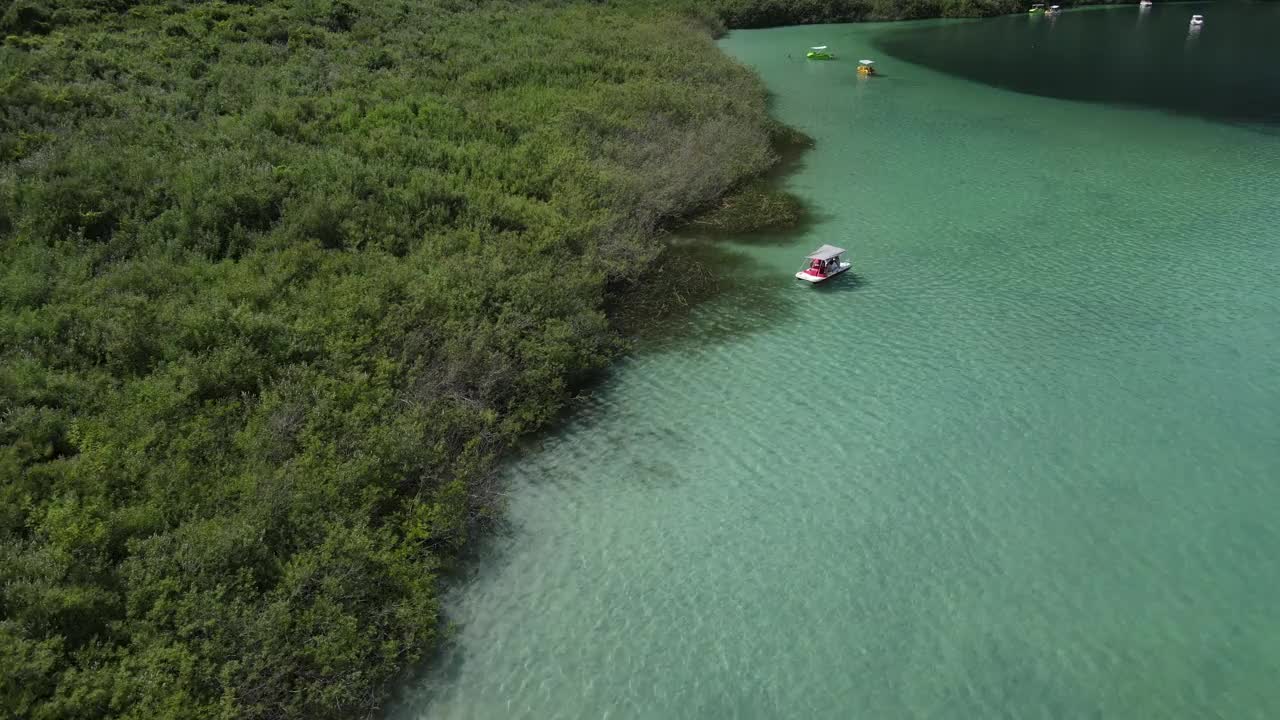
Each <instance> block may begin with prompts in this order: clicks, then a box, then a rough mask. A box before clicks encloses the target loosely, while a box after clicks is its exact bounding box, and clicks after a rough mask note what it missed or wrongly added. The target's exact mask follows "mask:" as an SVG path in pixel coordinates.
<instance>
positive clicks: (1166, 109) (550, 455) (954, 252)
mask: <svg viewBox="0 0 1280 720" xmlns="http://www.w3.org/2000/svg"><path fill="white" fill-rule="evenodd" d="M1250 7H1254V6H1247V5H1242V6H1231V5H1213V6H1203V5H1169V6H1162V7H1157V8H1155V9H1154V10H1152V11H1150V12H1151V13H1152V15H1150V16H1148V18H1149V19H1155V18H1157V17H1158V16H1159V14H1160V13H1170V14H1173V13H1176V14H1177V16H1178V18H1176V20H1177V21H1176V22H1170V21H1168V20H1167V19H1166V20H1163V21H1160V22H1146V23H1143V22H1141V18H1140V15H1139V11H1138V9H1137V8H1136V7H1129V8H1115V9H1109V10H1089V11H1081V12H1067V13H1064V14H1063V15H1062V16H1061V17H1059V18H1057V19H1056V20H1054V23H1055V26H1054V31H1055V32H1057V31H1063V32H1064V33H1066V34H1068V35H1069V34H1070V33H1071V30H1072V27H1073V23H1077V22H1082V23H1083V22H1086V21H1087V22H1088V23H1091V24H1094V25H1104V26H1107V28H1108V30H1107V32H1106V33H1104V34H1102V36H1101V37H1104V38H1106V39H1107V41H1108V42H1113V41H1115V38H1116V37H1119V31H1118V30H1116V29H1115V28H1113V27H1111V26H1112V25H1114V26H1115V27H1116V28H1118V27H1123V28H1128V29H1129V30H1128V32H1129V33H1131V34H1132V35H1133V36H1134V37H1135V38H1139V39H1140V38H1143V37H1145V36H1144V35H1143V33H1147V32H1175V33H1177V34H1178V38H1177V41H1176V42H1167V41H1164V40H1161V41H1159V42H1157V41H1156V40H1154V39H1151V38H1147V40H1146V41H1144V42H1148V46H1150V47H1158V48H1160V49H1159V51H1158V52H1159V53H1162V55H1161V56H1160V57H1157V58H1155V59H1154V61H1152V63H1151V65H1150V70H1149V72H1150V73H1158V72H1159V71H1160V70H1159V69H1160V68H1162V67H1165V68H1171V67H1175V66H1176V67H1183V66H1185V65H1186V62H1185V57H1183V56H1182V55H1178V54H1179V53H1183V54H1185V53H1194V52H1199V51H1200V49H1201V48H1205V47H1208V48H1209V52H1215V51H1213V50H1212V48H1214V47H1215V45H1213V44H1211V43H1208V40H1209V37H1210V33H1212V32H1214V31H1215V27H1219V26H1221V25H1222V24H1223V18H1225V17H1226V16H1227V15H1229V14H1231V13H1233V12H1253V10H1250V9H1249V8H1250ZM1192 12H1201V13H1204V14H1205V15H1206V16H1207V22H1206V28H1205V30H1204V31H1203V33H1202V35H1201V36H1200V37H1199V38H1198V40H1200V41H1205V44H1202V45H1197V44H1196V42H1197V38H1193V39H1191V40H1190V41H1188V39H1187V32H1186V19H1187V18H1189V16H1190V14H1191V13H1192ZM1099 18H1101V20H1099ZM1215 18H1217V20H1215ZM1035 22H1036V20H1035V19H1031V18H1022V17H1018V18H1008V19H997V20H995V21H987V22H979V23H970V22H938V21H934V22H922V23H913V24H888V25H845V26H819V27H797V28H783V29H776V30H767V31H751V32H735V33H733V34H731V35H729V36H728V37H727V38H726V39H725V40H724V41H723V47H724V48H725V50H726V51H728V52H729V53H731V54H733V55H734V56H736V57H738V58H740V59H741V60H742V61H743V62H744V63H747V64H748V65H750V66H751V67H753V68H755V69H756V70H757V71H758V72H759V73H760V74H761V76H762V77H763V78H764V80H765V82H766V83H767V84H768V86H769V88H770V89H771V90H772V92H773V93H774V94H775V112H776V114H777V116H778V117H779V118H780V119H782V120H783V121H785V122H787V123H789V124H792V125H794V126H796V127H798V128H800V129H802V130H804V131H806V132H807V133H809V134H810V135H812V136H813V137H814V139H815V140H816V146H815V147H814V149H813V150H812V151H810V152H808V153H807V154H806V155H805V156H804V157H803V158H802V160H801V161H800V165H799V167H798V168H797V169H796V170H795V172H794V173H792V174H790V175H788V176H787V178H786V179H785V181H784V182H785V184H786V186H787V187H788V188H790V189H791V190H793V191H795V192H796V193H798V194H799V195H801V196H802V197H804V198H805V199H806V200H807V201H808V203H809V204H810V206H811V208H812V211H813V215H814V222H813V223H812V224H811V225H809V226H807V227H806V228H805V229H804V230H803V231H800V232H795V233H789V234H779V235H776V236H756V237H751V238H742V239H740V240H737V241H734V240H722V241H718V242H719V246H718V247H719V250H721V251H723V252H724V253H725V254H726V255H727V256H728V257H730V258H732V260H733V262H732V267H733V268H734V270H735V272H736V273H738V275H737V277H738V279H739V280H740V281H741V282H740V283H739V286H738V287H737V289H735V290H734V291H731V292H729V293H727V294H726V295H725V296H723V297H722V298H720V299H718V300H716V301H714V302H711V303H709V304H706V305H703V306H701V307H699V308H698V310H697V311H696V312H695V313H694V314H693V315H692V317H690V318H688V319H687V320H682V321H681V323H682V324H683V327H681V328H680V331H681V332H680V333H679V334H678V336H677V339H675V340H670V341H667V342H665V343H662V344H660V345H659V344H651V345H650V346H647V347H645V348H641V349H640V350H639V351H638V352H636V353H635V354H634V355H633V356H632V357H630V358H628V359H625V360H623V361H622V362H621V363H620V364H619V365H618V367H617V368H616V371H615V372H613V373H612V374H611V375H610V377H609V378H608V379H607V380H606V381H605V382H604V383H603V384H602V385H601V386H599V387H597V388H595V389H594V390H593V393H592V395H591V398H590V399H589V400H587V401H583V402H581V403H579V407H578V409H577V411H576V412H575V413H574V414H573V415H572V419H571V420H570V421H569V422H568V423H567V425H566V426H565V427H563V428H561V429H559V430H558V431H556V432H555V433H553V434H550V435H548V436H546V437H544V438H540V439H538V440H536V441H535V443H534V447H533V448H532V449H530V450H529V451H528V452H526V453H524V454H523V455H521V456H520V457H518V458H516V459H515V460H514V461H513V462H512V464H511V466H510V468H509V469H508V471H507V475H508V477H507V481H508V484H509V490H510V499H509V506H508V509H507V511H508V518H509V522H510V527H509V528H507V529H506V531H505V532H502V533H500V534H499V535H497V536H496V537H495V538H494V539H493V541H492V542H491V543H490V547H489V548H488V549H487V550H485V551H484V553H483V555H484V556H483V557H482V558H480V559H479V560H478V561H477V562H476V563H474V573H473V576H472V577H470V578H469V579H468V580H467V581H466V582H465V583H463V584H462V586H461V587H459V588H458V590H457V591H456V592H455V593H454V595H453V596H452V597H451V598H450V606H449V607H450V615H451V617H452V619H453V620H454V621H455V622H456V623H457V636H456V643H455V644H454V647H453V648H452V649H451V650H449V652H448V654H447V656H446V657H445V658H443V659H442V661H441V662H440V663H439V664H438V669H437V671H435V672H433V673H431V674H430V675H429V676H428V677H426V678H423V679H422V680H421V681H420V682H419V683H417V684H416V685H415V687H414V688H413V689H412V690H411V692H409V693H408V697H407V698H406V699H405V700H404V702H403V703H402V704H401V705H400V706H398V707H397V708H396V709H395V710H394V711H393V712H392V717H394V718H397V719H398V720H407V719H409V718H419V717H439V718H663V719H676V718H874V719H876V720H882V719H885V718H982V719H986V718H1018V719H1019V720H1022V719H1028V718H1197V719H1199V718H1233V719H1235V718H1272V717H1280V683H1276V682H1275V678H1276V677H1277V675H1278V673H1280V600H1277V598H1280V557H1278V551H1280V288H1278V287H1277V282H1278V278H1280V137H1277V135H1276V134H1275V132H1274V129H1272V128H1268V127H1265V126H1252V125H1249V124H1247V122H1244V121H1243V120H1242V118H1245V119H1247V117H1254V118H1256V117H1265V113H1264V114H1263V115H1262V116H1242V115H1241V114H1240V113H1232V112H1226V113H1220V114H1215V113H1212V112H1204V109H1203V108H1200V109H1199V110H1192V109H1189V107H1190V106H1191V105H1194V104H1195V103H1191V102H1190V101H1187V100H1185V99H1184V98H1180V97H1177V93H1176V92H1173V94H1172V95H1170V94H1167V92H1168V88H1165V89H1164V90H1161V92H1152V93H1150V94H1149V96H1144V97H1142V98H1134V99H1133V102H1132V103H1124V104H1123V105H1121V104H1114V103H1101V102H1096V100H1097V99H1098V98H1089V97H1088V96H1087V93H1081V92H1074V93H1073V92H1072V91H1071V90H1070V88H1069V87H1067V86H1068V85H1069V84H1070V83H1065V84H1064V83H1059V82H1057V80H1055V83H1056V84H1052V88H1051V89H1050V88H1046V89H1045V91H1044V92H1042V93H1039V94H1032V93H1031V92H1015V90H1027V91H1034V90H1035V88H1029V87H1021V86H1019V85H1018V83H1017V82H1014V81H1013V80H1010V79H1009V77H1007V76H1006V75H1002V74H1001V73H1000V72H998V68H991V67H986V66H984V65H982V64H981V63H978V64H974V63H972V62H969V61H965V62H959V61H958V60H957V62H956V64H955V67H954V70H955V72H956V73H957V74H954V75H952V74H947V72H950V71H951V70H952V67H951V66H950V65H949V64H948V62H947V57H946V56H945V54H944V53H942V52H941V51H939V50H938V48H936V47H934V46H933V45H932V43H944V41H943V40H942V39H941V38H943V37H944V36H946V37H950V38H952V39H951V40H947V41H945V43H949V45H948V47H951V48H952V49H953V51H954V52H955V53H970V52H973V50H972V48H973V47H980V46H984V43H981V42H979V43H974V42H973V41H972V39H971V38H969V37H967V36H966V33H970V32H973V33H978V34H979V36H982V34H983V33H989V34H991V35H990V37H1006V38H1007V37H1010V36H1011V33H1017V32H1018V31H1019V29H1022V30H1023V31H1025V32H1026V33H1028V34H1030V33H1041V32H1043V29H1041V28H1040V27H1039V26H1037V25H1035ZM1040 22H1044V19H1043V18H1041V19H1040ZM1273 30H1276V31H1280V25H1278V26H1277V27H1276V28H1274V29H1273ZM1271 36H1272V37H1280V34H1277V33H1276V32H1272V34H1271ZM1075 37H1076V38H1078V40H1076V41H1073V42H1074V44H1076V45H1081V47H1080V52H1079V53H1078V55H1079V57H1080V58H1083V59H1073V58H1074V57H1076V56H1075V55H1072V54H1071V53H1065V54H1061V53H1060V54H1059V55H1053V56H1052V57H1054V58H1055V62H1065V63H1071V62H1081V63H1085V64H1086V65H1088V67H1087V68H1086V67H1085V66H1084V65H1082V66H1081V67H1080V68H1079V72H1081V73H1084V72H1086V71H1087V72H1093V73H1098V72H1107V71H1108V70H1107V68H1106V67H1099V66H1098V64H1097V61H1096V60H1090V59H1089V58H1091V57H1096V56H1097V55H1098V53H1095V52H1093V50H1097V48H1092V49H1091V48H1090V45H1089V43H1090V42H1092V41H1091V40H1090V36H1089V35H1087V34H1084V33H1079V32H1077V33H1075ZM957 38H958V39H957ZM1135 42H1138V40H1135ZM945 43H944V44H945ZM820 44H827V45H830V46H832V49H833V50H835V51H836V52H837V53H838V54H839V59H838V60H837V61H835V62H830V63H811V62H805V61H803V60H800V59H798V58H800V57H801V56H802V54H803V51H804V49H805V48H806V47H807V46H810V45H820ZM1277 47H1280V44H1277ZM966 48H968V49H966ZM890 51H892V54H889V53H890ZM1028 52H1030V51H1028ZM1053 52H1058V51H1057V50H1055V51H1053ZM1153 52H1156V51H1153ZM788 54H790V55H791V56H792V58H790V59H789V58H788ZM1215 54H1217V53H1216V52H1215ZM1175 55H1176V56H1177V57H1178V58H1180V59H1179V60H1178V62H1180V63H1183V64H1182V65H1176V64H1175V62H1174V57H1175ZM862 57H870V58H874V59H876V60H877V61H878V66H879V67H880V68H881V70H882V73H883V75H882V76H881V77H876V78H871V79H859V78H858V77H857V76H856V75H855V74H854V66H855V63H856V60H857V59H858V58H862ZM1018 57H1019V58H1021V59H1019V60H1017V61H1013V60H1011V61H1010V62H1009V64H1008V66H1009V68H1013V69H1017V68H1021V67H1024V65H1025V61H1026V57H1025V56H1018ZM911 58H914V59H915V60H916V61H918V62H913V61H912V59H911ZM992 62H999V60H998V59H996V60H993V61H992ZM1190 64H1191V65H1196V63H1190ZM1237 70H1238V71H1239V72H1248V69H1247V68H1237ZM1270 71H1271V69H1270V68H1268V69H1267V70H1266V71H1265V72H1270ZM1010 72H1011V73H1012V72H1014V70H1010ZM1017 72H1022V70H1017ZM1055 72H1057V71H1055ZM1259 72H1260V73H1264V71H1262V70H1259ZM1264 76H1265V73H1264V74H1263V75H1262V76H1260V77H1264ZM1055 77H1057V76H1055ZM1082 77H1084V76H1082ZM1165 80H1167V79H1165ZM1165 80H1162V81H1161V83H1162V84H1163V85H1168V84H1169V83H1167V82H1165ZM1230 81H1231V82H1232V83H1236V84H1237V85H1238V84H1239V83H1240V81H1241V78H1239V77H1236V76H1233V77H1232V78H1231V80H1230ZM1049 84H1050V83H1047V85H1049ZM1081 87H1084V84H1083V83H1082V84H1081ZM1273 90H1274V88H1267V89H1264V90H1259V97H1262V96H1264V95H1265V94H1266V93H1268V92H1272V91H1273ZM1187 92H1194V89H1188V90H1187ZM1072 97H1083V98H1086V99H1090V100H1095V101H1093V102H1086V101H1081V100H1073V99H1070V98H1072ZM1170 97H1174V98H1175V100H1176V102H1174V101H1170V100H1169V98H1170ZM1103 99H1109V100H1114V99H1115V98H1114V97H1112V96H1110V95H1108V96H1106V97H1104V98H1103ZM1205 102H1206V103H1208V99H1206V100H1205ZM1260 102H1261V101H1260ZM822 243H832V244H835V245H839V246H842V247H845V248H848V249H849V251H850V252H849V259H850V260H851V261H852V262H853V264H854V271H853V274H846V275H845V276H842V277H840V278H839V279H836V280H834V281H832V282H831V283H830V284H829V285H827V286H822V287H817V288H815V287H809V286H808V285H806V284H803V283H800V282H798V281H796V280H794V279H793V278H792V273H793V272H794V271H795V270H797V269H798V268H799V267H800V264H801V258H802V257H803V256H804V255H805V254H806V253H807V252H808V251H809V250H811V249H812V248H814V247H816V246H818V245H820V244H822Z"/></svg>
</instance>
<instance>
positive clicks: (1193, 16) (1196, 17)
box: [1191, 15, 1204, 20]
mask: <svg viewBox="0 0 1280 720" xmlns="http://www.w3.org/2000/svg"><path fill="white" fill-rule="evenodd" d="M1191 19H1192V20H1203V19H1204V16H1203V15H1192V16H1191Z"/></svg>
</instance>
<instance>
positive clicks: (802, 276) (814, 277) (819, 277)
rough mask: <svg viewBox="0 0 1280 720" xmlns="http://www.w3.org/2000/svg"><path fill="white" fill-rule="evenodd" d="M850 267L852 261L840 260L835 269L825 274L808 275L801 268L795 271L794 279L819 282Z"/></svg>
mask: <svg viewBox="0 0 1280 720" xmlns="http://www.w3.org/2000/svg"><path fill="white" fill-rule="evenodd" d="M850 267H853V263H847V262H842V263H840V264H839V265H838V266H837V267H836V269H834V270H832V271H831V272H830V273H829V274H827V275H810V274H809V273H807V272H805V271H804V270H801V271H800V272H798V273H796V279H797V280H804V281H805V282H809V283H820V282H822V281H823V280H830V279H831V278H833V277H835V276H837V275H839V274H840V273H842V272H844V271H845V270H848V269H849V268H850Z"/></svg>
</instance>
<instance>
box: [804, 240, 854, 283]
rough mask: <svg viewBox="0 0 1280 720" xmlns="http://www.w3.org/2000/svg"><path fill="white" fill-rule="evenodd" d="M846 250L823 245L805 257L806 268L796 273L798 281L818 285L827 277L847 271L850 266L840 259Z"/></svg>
mask: <svg viewBox="0 0 1280 720" xmlns="http://www.w3.org/2000/svg"><path fill="white" fill-rule="evenodd" d="M846 252H848V251H847V250H845V249H844V248H838V247H836V246H834V245H823V246H822V247H820V248H818V249H817V250H814V251H813V252H811V253H809V254H808V255H806V256H805V258H804V259H805V260H808V261H809V264H808V266H806V267H805V269H803V270H801V271H800V272H798V273H796V278H797V279H798V280H804V281H805V282H811V283H820V282H822V281H823V280H826V279H827V278H829V277H834V276H836V275H839V274H840V273H842V272H844V271H845V270H848V269H849V267H850V264H849V263H847V262H844V261H843V260H841V259H840V256H841V255H844V254H845V253H846Z"/></svg>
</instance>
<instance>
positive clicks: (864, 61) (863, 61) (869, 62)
mask: <svg viewBox="0 0 1280 720" xmlns="http://www.w3.org/2000/svg"><path fill="white" fill-rule="evenodd" d="M858 62H860V63H862V64H863V65H874V64H875V62H876V61H875V60H859V61H858Z"/></svg>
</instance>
